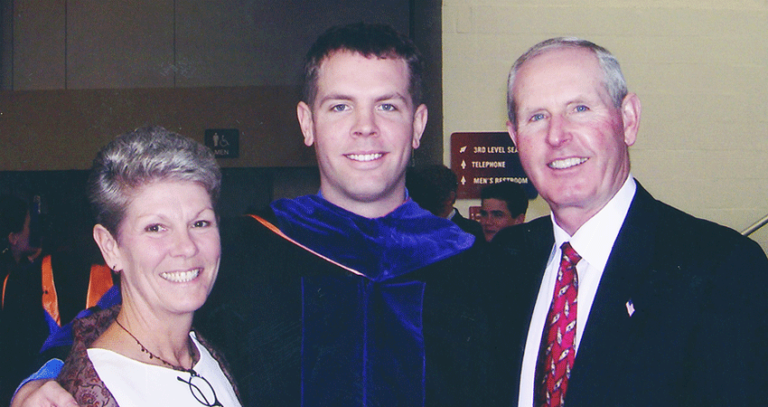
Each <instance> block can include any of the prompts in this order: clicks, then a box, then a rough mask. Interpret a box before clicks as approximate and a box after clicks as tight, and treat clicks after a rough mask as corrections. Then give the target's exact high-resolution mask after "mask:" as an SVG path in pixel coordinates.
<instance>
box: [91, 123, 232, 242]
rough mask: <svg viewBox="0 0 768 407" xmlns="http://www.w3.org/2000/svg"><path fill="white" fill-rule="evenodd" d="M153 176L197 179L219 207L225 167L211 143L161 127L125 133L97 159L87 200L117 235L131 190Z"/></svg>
mask: <svg viewBox="0 0 768 407" xmlns="http://www.w3.org/2000/svg"><path fill="white" fill-rule="evenodd" d="M153 181H192V182H197V183H199V184H200V185H202V186H203V187H204V188H205V190H206V191H207V192H208V195H209V196H210V198H211V202H212V204H213V207H214V209H215V208H216V204H217V202H218V199H219V192H220V190H221V171H220V170H219V166H218V164H217V163H216V158H215V157H214V155H213V152H212V151H211V150H210V149H209V148H207V147H205V146H203V145H202V144H200V143H198V142H196V141H193V140H190V139H188V138H186V137H184V136H181V135H179V134H176V133H173V132H170V131H168V130H166V129H164V128H162V127H142V128H139V129H136V130H134V131H132V132H129V133H125V134H121V135H120V136H117V137H116V138H115V139H114V140H112V141H111V142H110V143H109V144H107V145H106V146H104V147H103V148H102V149H101V150H100V151H99V152H98V154H96V158H95V159H94V160H93V167H92V169H91V174H90V177H89V178H88V199H89V200H90V203H91V209H92V210H93V213H94V216H95V218H96V223H99V224H101V225H102V226H104V227H105V228H106V229H107V230H108V231H109V232H110V233H112V235H113V236H115V237H116V238H117V235H118V227H119V225H120V222H121V221H122V220H123V217H124V216H125V211H126V209H127V207H128V204H129V203H130V201H131V199H132V197H133V193H134V192H135V191H136V190H137V189H138V188H141V187H142V186H144V185H147V184H149V183H151V182H153Z"/></svg>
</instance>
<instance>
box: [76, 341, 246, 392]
mask: <svg viewBox="0 0 768 407" xmlns="http://www.w3.org/2000/svg"><path fill="white" fill-rule="evenodd" d="M189 336H190V338H192V341H193V343H194V344H195V346H196V347H197V350H198V352H199V353H200V360H199V361H198V362H197V364H195V366H194V368H193V369H192V370H194V371H195V372H196V373H197V374H198V375H200V376H201V377H203V378H205V380H207V381H208V383H210V385H211V387H212V388H213V390H214V391H215V392H216V397H217V398H218V400H219V403H221V405H222V406H223V407H241V406H240V402H239V401H238V400H237V397H236V396H235V391H234V389H233V388H232V385H231V384H230V383H229V380H227V377H226V376H225V375H224V372H223V371H222V370H221V368H220V367H219V364H218V362H216V360H215V359H214V358H213V357H212V356H211V354H210V353H208V350H207V349H205V347H204V346H202V345H200V342H198V341H197V337H196V336H195V334H194V332H190V334H189ZM137 346H138V345H137ZM88 358H89V359H90V360H91V363H93V367H94V368H95V369H96V373H97V374H98V375H99V378H101V380H102V381H103V382H104V384H105V385H106V386H107V388H108V389H109V391H110V392H111V393H112V395H113V396H114V397H115V400H116V401H117V403H118V404H119V405H120V406H121V407H152V406H156V407H172V406H190V407H201V406H205V405H213V394H212V393H211V390H210V389H211V387H209V386H208V385H207V384H206V383H205V381H204V380H202V379H201V378H200V377H196V378H192V384H193V385H195V386H197V388H199V389H200V391H202V393H203V395H204V396H205V397H207V398H208V402H207V403H205V401H204V399H202V398H201V399H202V400H203V401H198V399H196V398H195V396H194V395H193V394H192V391H193V390H194V389H190V384H189V381H190V378H191V377H192V374H191V373H187V372H182V371H178V370H173V369H170V368H167V367H162V366H155V365H149V364H146V363H142V362H139V361H136V360H133V359H131V358H127V357H125V356H123V355H120V354H118V353H115V352H112V351H110V350H106V349H99V348H92V349H88ZM179 378H181V379H182V380H183V381H182V380H179ZM197 394H198V397H202V396H200V393H199V392H197Z"/></svg>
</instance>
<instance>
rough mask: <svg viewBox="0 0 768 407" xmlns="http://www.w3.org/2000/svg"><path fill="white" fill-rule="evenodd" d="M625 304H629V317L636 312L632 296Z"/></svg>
mask: <svg viewBox="0 0 768 407" xmlns="http://www.w3.org/2000/svg"><path fill="white" fill-rule="evenodd" d="M625 305H626V306H627V314H629V317H630V318H631V317H632V314H634V313H635V304H633V303H632V299H631V298H630V299H629V301H627V303H626V304H625Z"/></svg>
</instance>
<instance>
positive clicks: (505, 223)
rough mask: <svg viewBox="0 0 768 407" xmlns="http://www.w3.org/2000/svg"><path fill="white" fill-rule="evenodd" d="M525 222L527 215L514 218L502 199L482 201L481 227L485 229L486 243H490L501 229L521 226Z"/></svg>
mask: <svg viewBox="0 0 768 407" xmlns="http://www.w3.org/2000/svg"><path fill="white" fill-rule="evenodd" d="M524 221H525V214H521V215H518V216H517V217H513V216H512V214H511V213H510V212H509V208H507V203H506V202H504V201H503V200H501V199H496V198H487V199H483V200H482V201H481V204H480V225H481V226H482V227H483V235H484V236H485V241H486V242H490V241H491V239H493V237H494V236H496V233H498V232H499V231H500V230H501V229H504V228H506V227H509V226H514V225H519V224H521V223H523V222H524Z"/></svg>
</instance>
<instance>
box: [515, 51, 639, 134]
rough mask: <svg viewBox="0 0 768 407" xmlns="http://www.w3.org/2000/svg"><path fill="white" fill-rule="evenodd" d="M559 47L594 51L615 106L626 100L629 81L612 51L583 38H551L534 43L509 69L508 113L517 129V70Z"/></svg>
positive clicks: (606, 87)
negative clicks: (531, 60)
mask: <svg viewBox="0 0 768 407" xmlns="http://www.w3.org/2000/svg"><path fill="white" fill-rule="evenodd" d="M557 48H583V49H587V50H590V51H592V52H594V53H595V56H596V57H597V61H598V63H599V64H600V67H601V68H602V69H603V84H604V85H605V89H606V90H607V91H608V94H609V95H610V97H611V100H612V101H613V105H614V107H615V108H617V109H618V108H620V107H621V104H622V102H623V101H624V97H626V96H627V81H626V80H625V79H624V74H622V73H621V66H619V61H618V60H617V59H616V57H615V56H613V54H611V52H610V51H608V50H607V49H605V48H603V47H601V46H599V45H597V44H595V43H593V42H590V41H587V40H584V39H581V38H576V37H557V38H550V39H548V40H545V41H542V42H540V43H538V44H536V45H534V46H533V47H531V48H530V49H529V50H528V51H526V52H525V53H524V54H523V55H521V56H520V58H517V61H515V63H514V64H513V65H512V68H511V69H510V71H509V79H508V80H507V115H508V116H509V121H510V122H512V125H513V126H514V128H515V129H517V115H516V109H517V105H516V103H515V98H514V94H513V88H514V86H515V77H516V75H517V72H518V71H519V70H520V68H521V67H522V66H523V64H524V63H525V62H527V61H528V60H530V59H532V58H534V57H536V56H538V55H541V54H543V53H545V52H547V51H550V50H553V49H557Z"/></svg>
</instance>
